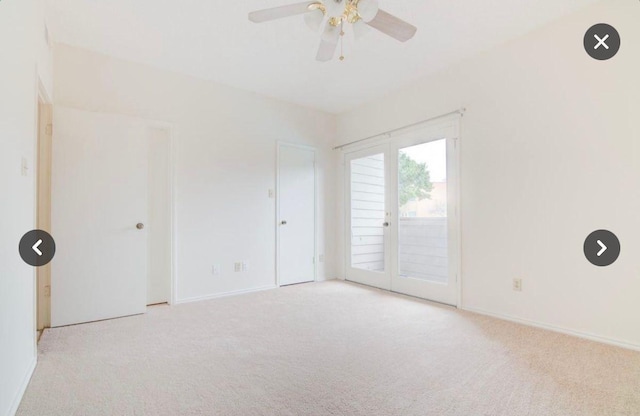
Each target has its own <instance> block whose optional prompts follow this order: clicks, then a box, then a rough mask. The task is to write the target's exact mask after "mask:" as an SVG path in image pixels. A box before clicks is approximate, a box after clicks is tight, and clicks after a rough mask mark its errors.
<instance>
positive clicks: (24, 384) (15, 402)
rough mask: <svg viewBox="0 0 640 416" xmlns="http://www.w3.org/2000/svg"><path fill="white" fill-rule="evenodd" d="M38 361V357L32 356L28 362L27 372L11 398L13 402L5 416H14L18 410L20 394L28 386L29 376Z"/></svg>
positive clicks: (21, 394) (20, 400) (20, 399)
mask: <svg viewBox="0 0 640 416" xmlns="http://www.w3.org/2000/svg"><path fill="white" fill-rule="evenodd" d="M37 363H38V357H33V360H32V361H31V363H30V364H29V367H28V368H27V373H26V374H25V375H24V378H23V379H22V382H21V383H20V388H19V389H18V392H17V393H16V396H15V397H14V398H13V402H12V403H11V407H9V411H8V412H7V416H14V415H15V414H16V413H17V412H18V407H20V402H22V396H24V393H25V392H26V391H27V386H29V381H31V376H33V371H34V370H35V369H36V364H37Z"/></svg>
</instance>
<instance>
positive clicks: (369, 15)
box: [249, 0, 418, 62]
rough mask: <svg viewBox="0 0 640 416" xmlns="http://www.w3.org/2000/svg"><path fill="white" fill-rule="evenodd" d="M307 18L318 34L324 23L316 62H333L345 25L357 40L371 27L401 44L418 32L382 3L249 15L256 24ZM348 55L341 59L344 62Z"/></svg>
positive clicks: (328, 0)
mask: <svg viewBox="0 0 640 416" xmlns="http://www.w3.org/2000/svg"><path fill="white" fill-rule="evenodd" d="M300 14H303V15H304V21H305V23H306V24H307V25H308V26H309V27H310V28H311V29H314V30H316V31H318V30H319V29H320V28H321V27H322V25H323V23H324V29H323V31H322V39H321V41H320V47H319V48H318V54H317V55H316V59H317V60H318V61H323V62H324V61H330V60H331V59H332V58H333V56H334V55H335V51H336V48H337V46H338V41H339V40H340V39H341V37H342V36H344V27H345V25H352V26H353V31H354V33H355V34H356V37H359V35H360V34H361V33H362V32H363V30H364V29H366V26H370V27H372V28H374V29H377V30H379V31H380V32H382V33H384V34H386V35H388V36H391V37H392V38H394V39H397V40H399V41H400V42H406V41H408V40H409V39H411V38H412V37H413V36H414V35H415V34H416V31H417V30H418V29H417V28H416V27H415V26H413V25H411V24H409V23H407V22H405V21H404V20H401V19H399V18H397V17H395V16H393V15H391V14H389V13H387V12H385V11H384V10H381V9H380V8H378V0H315V1H305V2H303V3H296V4H290V5H287V6H280V7H273V8H270V9H265V10H257V11H255V12H251V13H249V20H250V21H252V22H254V23H262V22H268V21H270V20H276V19H281V18H283V17H289V16H295V15H300ZM343 59H344V56H340V60H343Z"/></svg>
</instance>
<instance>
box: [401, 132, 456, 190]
mask: <svg viewBox="0 0 640 416" xmlns="http://www.w3.org/2000/svg"><path fill="white" fill-rule="evenodd" d="M400 151H401V152H403V153H405V154H406V155H407V156H409V157H410V158H411V159H413V160H415V161H416V162H420V163H426V164H427V169H428V170H429V174H430V177H431V182H445V181H446V180H447V140H446V139H441V140H436V141H433V142H428V143H423V144H419V145H416V146H411V147H405V148H404V149H400Z"/></svg>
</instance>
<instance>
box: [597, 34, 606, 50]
mask: <svg viewBox="0 0 640 416" xmlns="http://www.w3.org/2000/svg"><path fill="white" fill-rule="evenodd" d="M593 37H594V38H596V40H597V41H598V43H597V44H596V46H594V47H593V49H598V48H599V47H600V46H601V45H602V46H604V47H605V49H609V46H608V45H607V44H606V43H604V42H605V41H606V40H607V39H609V35H605V36H604V37H603V38H602V39H600V37H598V35H593Z"/></svg>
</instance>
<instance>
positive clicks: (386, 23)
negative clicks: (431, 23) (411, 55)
mask: <svg viewBox="0 0 640 416" xmlns="http://www.w3.org/2000/svg"><path fill="white" fill-rule="evenodd" d="M367 24H368V25H369V26H371V27H372V28H374V29H378V30H379V31H380V32H382V33H384V34H385V35H389V36H391V37H392V38H394V39H397V40H399V41H400V42H406V41H408V40H409V39H411V38H412V37H413V36H414V35H415V34H416V31H417V30H418V28H417V27H415V26H413V25H411V24H409V23H407V22H405V21H404V20H402V19H398V18H397V17H395V16H394V15H392V14H389V13H387V12H385V11H384V10H378V14H376V17H374V18H373V20H372V21H370V22H368V23H367Z"/></svg>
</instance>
